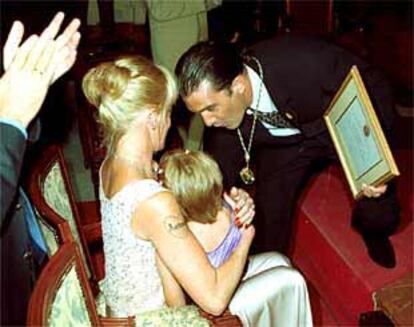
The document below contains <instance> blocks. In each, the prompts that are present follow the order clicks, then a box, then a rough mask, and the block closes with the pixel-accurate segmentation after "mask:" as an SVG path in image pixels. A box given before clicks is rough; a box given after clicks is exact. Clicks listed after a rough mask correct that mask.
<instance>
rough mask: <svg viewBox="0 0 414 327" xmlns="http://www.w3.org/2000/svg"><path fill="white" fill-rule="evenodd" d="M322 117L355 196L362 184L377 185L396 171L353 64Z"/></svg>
mask: <svg viewBox="0 0 414 327" xmlns="http://www.w3.org/2000/svg"><path fill="white" fill-rule="evenodd" d="M324 119H325V122H326V124H327V126H328V130H329V133H330V135H331V137H332V140H333V142H334V145H335V148H336V151H337V153H338V155H339V159H340V161H341V164H342V167H343V169H344V170H345V175H346V178H347V180H348V183H349V186H350V188H351V192H352V195H353V196H354V198H355V199H358V198H360V197H361V196H362V195H363V193H362V184H364V183H365V184H368V185H373V186H378V185H380V184H383V183H386V182H387V181H388V180H390V179H391V178H393V177H394V176H398V175H399V174H400V173H399V171H398V167H397V165H396V164H395V161H394V158H393V156H392V153H391V150H390V148H389V146H388V143H387V140H386V139H385V136H384V133H383V131H382V129H381V125H380V123H379V120H378V118H377V116H376V114H375V111H374V108H373V106H372V103H371V100H370V99H369V96H368V92H367V91H366V89H365V86H364V83H363V81H362V78H361V75H360V73H359V71H358V68H357V67H356V66H353V67H352V68H351V70H350V72H349V73H348V75H347V76H346V78H345V80H344V81H343V83H342V85H341V87H340V88H339V90H338V92H337V93H336V95H335V97H334V98H333V100H332V102H331V103H330V105H329V107H328V109H327V110H326V112H325V114H324Z"/></svg>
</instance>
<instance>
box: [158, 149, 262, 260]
mask: <svg viewBox="0 0 414 327" xmlns="http://www.w3.org/2000/svg"><path fill="white" fill-rule="evenodd" d="M159 168H160V172H161V173H160V174H159V179H160V182H161V183H162V184H163V186H165V187H166V188H168V189H170V190H171V191H172V192H173V194H174V195H175V196H176V198H177V200H178V203H179V204H180V206H181V210H182V214H183V217H184V218H185V219H186V221H187V224H188V227H189V228H190V230H191V231H192V232H193V234H194V236H195V237H196V238H197V239H198V241H199V242H200V244H201V246H202V247H203V249H204V250H205V252H206V253H207V256H208V258H209V260H210V262H211V264H212V265H213V266H214V267H218V266H220V265H221V264H222V263H223V262H225V261H226V260H227V258H228V257H229V256H230V254H231V253H232V251H233V250H234V249H235V248H236V247H237V244H238V243H239V241H240V236H241V233H240V230H239V228H238V227H242V226H240V222H239V220H238V218H236V217H235V213H234V212H233V209H232V205H231V204H230V203H229V202H230V201H231V199H229V198H228V197H226V199H225V198H223V177H222V175H221V172H220V168H219V166H218V165H217V163H216V162H215V160H214V159H213V158H211V157H210V156H209V155H208V154H206V153H203V152H201V151H191V152H190V151H188V150H182V149H180V150H174V151H171V152H168V153H166V154H164V156H163V157H162V158H161V160H160V167H159ZM250 214H251V215H254V212H251V213H250Z"/></svg>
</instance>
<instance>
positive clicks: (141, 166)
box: [109, 133, 156, 178]
mask: <svg viewBox="0 0 414 327" xmlns="http://www.w3.org/2000/svg"><path fill="white" fill-rule="evenodd" d="M143 140H145V138H144V137H143V138H141V141H140V142H137V141H136V139H135V140H134V141H133V138H132V137H130V136H129V135H128V133H127V134H125V135H124V136H123V137H122V138H121V139H120V140H119V142H118V144H117V146H116V147H115V148H114V149H113V151H112V152H111V153H110V154H109V155H110V156H112V158H113V160H114V161H116V162H118V163H119V164H121V165H123V166H125V167H129V169H132V170H134V171H136V172H137V173H138V174H139V175H140V176H142V178H155V177H156V174H155V173H154V162H153V151H152V150H151V147H149V146H148V144H146V142H144V141H143Z"/></svg>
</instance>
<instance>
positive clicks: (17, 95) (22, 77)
mask: <svg viewBox="0 0 414 327" xmlns="http://www.w3.org/2000/svg"><path fill="white" fill-rule="evenodd" d="M63 18H64V14H63V13H58V14H56V15H55V17H54V18H53V20H52V21H51V23H50V24H49V25H48V26H47V27H46V29H45V30H44V31H43V32H42V34H41V35H40V37H39V36H36V35H32V36H30V37H29V38H28V39H27V40H25V41H24V42H23V43H22V44H21V42H22V38H23V34H24V26H23V25H22V23H20V22H18V21H16V22H14V23H13V26H12V28H11V30H10V33H9V35H8V38H7V40H6V43H5V46H4V49H3V58H4V62H3V66H4V68H5V74H4V75H3V76H2V78H1V79H0V118H1V119H9V120H13V121H16V122H18V123H20V124H21V125H22V126H23V127H27V125H28V124H29V123H30V121H31V120H32V119H33V118H34V116H36V114H37V113H38V111H39V109H40V107H41V105H42V103H43V101H44V99H45V97H46V93H47V91H48V89H49V86H50V85H51V84H52V83H53V82H54V81H55V80H56V79H58V78H59V77H60V76H62V75H63V74H64V73H65V72H67V71H68V70H69V69H70V68H71V67H72V66H73V64H74V62H75V59H76V48H77V46H78V44H79V40H80V34H79V32H78V31H77V30H78V28H79V25H80V21H79V20H78V19H74V20H72V22H71V23H70V24H69V25H68V27H67V28H66V29H65V30H64V32H63V33H62V34H60V35H59V36H58V37H57V38H56V39H55V37H56V35H57V33H58V31H59V29H60V26H61V24H62V22H63Z"/></svg>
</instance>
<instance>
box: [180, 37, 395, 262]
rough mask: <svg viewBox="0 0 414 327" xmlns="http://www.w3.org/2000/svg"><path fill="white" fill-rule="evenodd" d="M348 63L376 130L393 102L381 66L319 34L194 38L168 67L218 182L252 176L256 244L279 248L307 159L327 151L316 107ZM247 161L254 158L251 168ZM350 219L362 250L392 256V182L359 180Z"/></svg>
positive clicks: (382, 258) (320, 109)
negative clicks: (255, 39) (249, 42)
mask: <svg viewBox="0 0 414 327" xmlns="http://www.w3.org/2000/svg"><path fill="white" fill-rule="evenodd" d="M352 65H357V66H358V68H359V70H360V72H361V74H362V76H363V79H364V81H365V83H366V85H367V88H368V92H369V93H370V96H371V99H372V101H373V104H374V107H375V108H376V109H377V111H378V114H379V116H380V120H381V121H382V123H383V127H384V129H385V130H386V132H388V131H390V130H391V125H392V113H393V104H392V97H391V92H390V87H389V85H388V83H387V82H386V80H385V79H384V78H383V77H382V75H381V74H380V73H379V72H378V71H377V70H376V69H374V68H373V67H371V66H370V65H368V64H366V63H365V62H363V61H362V60H361V59H359V58H357V57H356V56H354V55H352V54H351V53H349V52H346V51H345V50H343V49H340V48H338V47H336V46H335V45H333V44H329V43H327V42H325V41H322V40H318V39H310V38H301V37H294V36H284V37H278V38H275V39H270V40H266V41H264V42H261V43H259V44H257V45H254V46H253V47H251V49H250V52H249V55H241V54H240V52H239V51H237V49H236V47H235V46H234V45H232V44H214V43H209V42H204V43H199V44H197V45H195V46H193V47H191V48H190V49H189V50H188V51H187V52H186V53H185V54H184V55H183V56H182V57H181V59H180V61H179V62H178V64H177V67H176V74H177V77H178V83H179V89H180V94H181V96H182V98H183V100H184V102H185V103H186V105H187V107H188V109H189V110H190V111H192V112H194V113H199V114H200V115H201V116H202V118H203V120H204V123H205V124H206V125H207V126H208V127H216V128H210V129H207V132H206V137H205V142H204V145H205V149H206V150H207V151H208V152H210V153H211V154H212V155H213V156H214V158H215V159H216V160H217V161H218V163H219V165H220V167H221V169H222V171H223V175H224V178H225V184H226V185H227V186H231V185H237V184H240V183H241V181H244V182H245V183H246V184H250V183H252V182H253V180H254V179H255V180H256V181H255V201H256V212H257V214H258V217H259V218H258V219H257V220H256V221H255V224H256V235H257V236H256V238H255V243H254V245H255V247H256V251H260V252H262V251H269V250H278V251H281V252H284V253H286V251H287V249H288V246H289V241H290V238H291V232H292V213H293V210H294V206H295V204H296V200H297V198H298V195H299V194H300V191H301V190H302V189H303V186H304V184H303V183H304V181H306V178H307V177H308V176H309V173H311V172H312V171H314V165H315V164H316V163H326V162H328V161H330V160H332V159H335V158H336V152H335V149H334V147H333V144H332V141H331V139H330V136H329V134H328V132H327V129H326V127H325V123H324V121H323V118H322V115H323V113H324V111H325V110H326V108H327V106H328V104H329V102H330V101H331V99H332V97H333V95H334V94H335V92H336V91H337V90H338V88H339V86H340V85H341V83H342V81H343V80H344V78H345V76H346V75H347V73H348V72H349V70H350V68H351V66H352ZM252 164H254V166H255V172H253V169H252ZM364 194H365V196H366V197H364V199H362V200H360V201H358V202H357V203H356V207H355V210H354V214H353V219H352V225H353V226H354V227H355V228H356V229H357V230H358V231H359V232H360V233H361V234H362V236H363V238H364V241H365V242H366V244H367V246H368V252H369V254H370V256H371V258H372V259H373V260H374V261H375V262H377V263H379V264H380V265H383V266H386V267H393V266H395V256H394V252H393V249H392V246H391V243H390V242H389V240H388V236H389V235H390V234H391V233H392V232H394V230H395V229H396V227H397V225H398V221H399V213H398V204H397V201H396V196H395V191H394V187H393V185H388V189H387V185H382V186H379V187H373V186H365V187H364Z"/></svg>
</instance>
